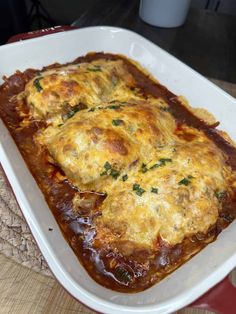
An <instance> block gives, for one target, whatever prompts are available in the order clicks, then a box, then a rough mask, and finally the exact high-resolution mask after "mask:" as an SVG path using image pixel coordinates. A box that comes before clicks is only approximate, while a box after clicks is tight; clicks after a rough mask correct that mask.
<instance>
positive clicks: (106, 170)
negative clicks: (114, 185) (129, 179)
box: [100, 161, 120, 180]
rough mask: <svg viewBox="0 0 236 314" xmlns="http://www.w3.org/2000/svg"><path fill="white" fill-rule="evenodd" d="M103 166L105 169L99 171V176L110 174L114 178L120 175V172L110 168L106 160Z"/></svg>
mask: <svg viewBox="0 0 236 314" xmlns="http://www.w3.org/2000/svg"><path fill="white" fill-rule="evenodd" d="M104 168H105V171H103V172H102V173H100V176H105V175H107V176H111V177H112V178H113V179H115V180H116V179H117V178H118V177H119V176H120V172H119V171H118V170H116V169H114V168H112V166H111V164H110V163H109V162H108V161H106V163H105V165H104Z"/></svg>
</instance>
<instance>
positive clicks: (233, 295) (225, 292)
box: [189, 276, 236, 314]
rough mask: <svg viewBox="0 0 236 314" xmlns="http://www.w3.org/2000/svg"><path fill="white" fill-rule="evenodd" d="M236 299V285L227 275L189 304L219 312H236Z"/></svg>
mask: <svg viewBox="0 0 236 314" xmlns="http://www.w3.org/2000/svg"><path fill="white" fill-rule="evenodd" d="M235 300H236V287H234V286H233V284H232V283H231V282H230V280H229V276H227V277H226V278H225V279H224V280H222V281H221V282H220V283H218V284H217V285H216V286H215V287H213V288H212V289H210V290H209V291H208V292H207V293H205V294H204V295H203V296H201V297H200V298H199V299H197V300H196V301H195V302H193V303H192V304H190V305H189V306H190V307H192V308H198V309H203V310H208V311H212V312H215V313H219V314H235V313H236V303H235Z"/></svg>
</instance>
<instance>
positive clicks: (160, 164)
mask: <svg viewBox="0 0 236 314" xmlns="http://www.w3.org/2000/svg"><path fill="white" fill-rule="evenodd" d="M167 162H172V159H170V158H161V159H159V161H158V163H156V164H154V165H153V166H152V167H150V169H155V168H159V167H162V166H165V165H166V163H167Z"/></svg>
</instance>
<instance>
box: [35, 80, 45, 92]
mask: <svg viewBox="0 0 236 314" xmlns="http://www.w3.org/2000/svg"><path fill="white" fill-rule="evenodd" d="M40 80H42V77H38V78H36V79H35V80H34V87H35V88H36V89H37V91H38V92H41V90H42V89H43V88H42V86H41V84H40Z"/></svg>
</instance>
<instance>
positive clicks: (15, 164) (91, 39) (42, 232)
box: [0, 27, 236, 314]
mask: <svg viewBox="0 0 236 314" xmlns="http://www.w3.org/2000/svg"><path fill="white" fill-rule="evenodd" d="M91 51H97V52H98V51H104V52H112V53H120V54H124V55H126V56H127V57H129V58H132V59H134V60H137V61H138V62H140V63H141V64H142V65H143V66H144V67H145V68H146V69H147V70H148V71H150V72H151V73H152V74H153V75H154V76H155V77H156V78H157V79H158V80H159V81H160V82H161V84H163V85H165V86H166V87H167V88H168V89H170V90H171V91H172V92H174V93H175V94H177V95H184V96H185V97H186V98H187V99H188V100H189V102H190V104H191V105H192V106H193V107H203V108H206V109H207V110H209V111H210V112H212V113H213V114H214V115H215V117H216V118H217V119H219V120H220V121H221V125H220V128H222V129H223V130H225V131H226V132H227V133H228V134H229V135H230V136H231V138H232V139H233V140H235V141H236V132H235V125H236V121H235V117H236V101H235V99H234V98H233V97H231V96H230V95H228V94H227V93H225V92H224V91H223V90H221V89H220V88H218V87H217V86H215V85H214V84H212V83H211V82H209V81H208V80H206V79H205V78H204V77H202V76H201V75H200V74H198V73H197V72H195V71H193V70H192V69H191V68H189V67H188V66H186V65H185V64H183V63H182V62H180V61H178V60H177V59H176V58H174V57H173V56H171V55H169V54H168V53H167V52H165V51H164V50H162V49H161V48H159V47H158V46H156V45H154V44H153V43H151V42H150V41H148V40H147V39H145V38H143V37H141V36H140V35H138V34H136V33H134V32H131V31H128V30H124V29H120V28H114V27H89V28H83V29H78V30H72V31H68V32H63V33H57V34H53V35H48V36H44V37H40V38H35V39H30V40H27V41H21V42H18V43H13V44H8V45H5V46H1V47H0V60H1V64H0V76H1V77H2V76H3V75H7V76H8V75H11V74H13V73H14V72H15V71H16V70H25V69H26V68H41V67H43V66H45V65H49V64H51V63H54V62H60V63H65V62H68V61H72V60H74V59H75V58H76V57H78V56H81V55H84V54H86V53H87V52H91ZM1 83H2V80H1ZM0 162H1V164H2V166H3V168H4V170H5V172H6V175H7V177H8V179H9V182H10V184H11V186H12V188H13V190H14V193H15V195H16V198H17V200H18V203H19V205H20V207H21V209H22V212H23V214H24V216H25V218H26V220H27V223H28V224H29V227H30V229H31V231H32V233H33V235H34V237H35V239H36V241H37V243H38V246H39V248H40V250H41V251H42V253H43V255H44V257H45V259H46V261H47V263H48V265H49V267H50V268H51V270H52V272H53V273H54V275H55V276H56V278H57V279H58V280H59V282H60V283H61V284H62V285H63V286H64V288H65V289H66V290H67V291H68V292H69V293H70V294H71V295H72V296H74V297H75V298H76V299H78V300H79V301H81V302H82V303H84V304H86V305H87V306H89V307H90V308H92V309H94V310H96V311H99V312H102V313H112V314H116V313H117V314H118V313H144V314H145V313H170V312H173V311H175V310H178V309H180V308H182V307H184V306H186V305H187V304H189V303H191V302H192V301H194V300H195V299H197V298H198V297H199V296H201V295H202V294H203V293H205V292H206V291H207V290H208V289H210V288H211V287H213V286H214V285H215V284H216V283H218V282H219V281H221V280H222V279H223V278H224V277H225V276H226V275H227V274H228V273H229V272H230V271H231V270H232V269H233V268H234V267H235V266H236V241H235V235H236V222H233V223H232V224H231V225H230V226H229V227H228V228H227V229H225V230H224V231H223V232H222V233H221V234H220V235H219V236H218V239H217V240H216V241H215V242H213V243H211V244H209V245H208V246H207V247H206V248H205V249H203V250H202V251H201V252H200V253H198V254H197V255H196V256H195V257H193V258H192V259H191V260H190V261H188V262H187V263H186V264H184V265H182V266H181V267H180V268H179V269H177V270H176V271H175V272H173V273H172V274H170V275H169V276H168V277H167V278H165V279H164V280H162V281H161V282H160V283H158V284H156V285H155V286H153V287H151V288H150V289H148V290H146V291H144V292H139V293H136V294H123V293H118V292H115V291H111V290H108V289H106V288H103V287H102V286H100V285H98V284H97V283H96V282H95V281H93V280H92V279H91V278H90V277H89V275H88V274H87V273H86V271H85V270H84V268H83V267H82V266H81V265H80V263H79V261H78V259H77V258H76V256H75V255H74V253H73V251H72V249H71V248H70V247H69V245H68V244H67V242H66V241H65V239H64V237H63V236H62V233H61V231H60V229H59V227H58V225H57V223H56V221H55V219H54V217H53V215H52V213H51V211H50V209H49V208H48V206H47V204H46V202H45V200H44V197H43V195H42V193H41V191H40V190H39V188H38V186H37V184H36V182H35V181H34V179H33V177H32V176H31V174H30V172H29V170H28V168H27V166H26V164H25V163H24V161H23V159H22V157H21V155H20V153H19V151H18V149H17V147H16V145H15V144H14V142H13V140H12V139H11V136H10V134H9V132H8V131H7V129H6V127H5V126H4V124H3V122H2V121H0ZM49 228H50V229H51V228H52V229H53V230H52V231H50V230H49Z"/></svg>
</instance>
